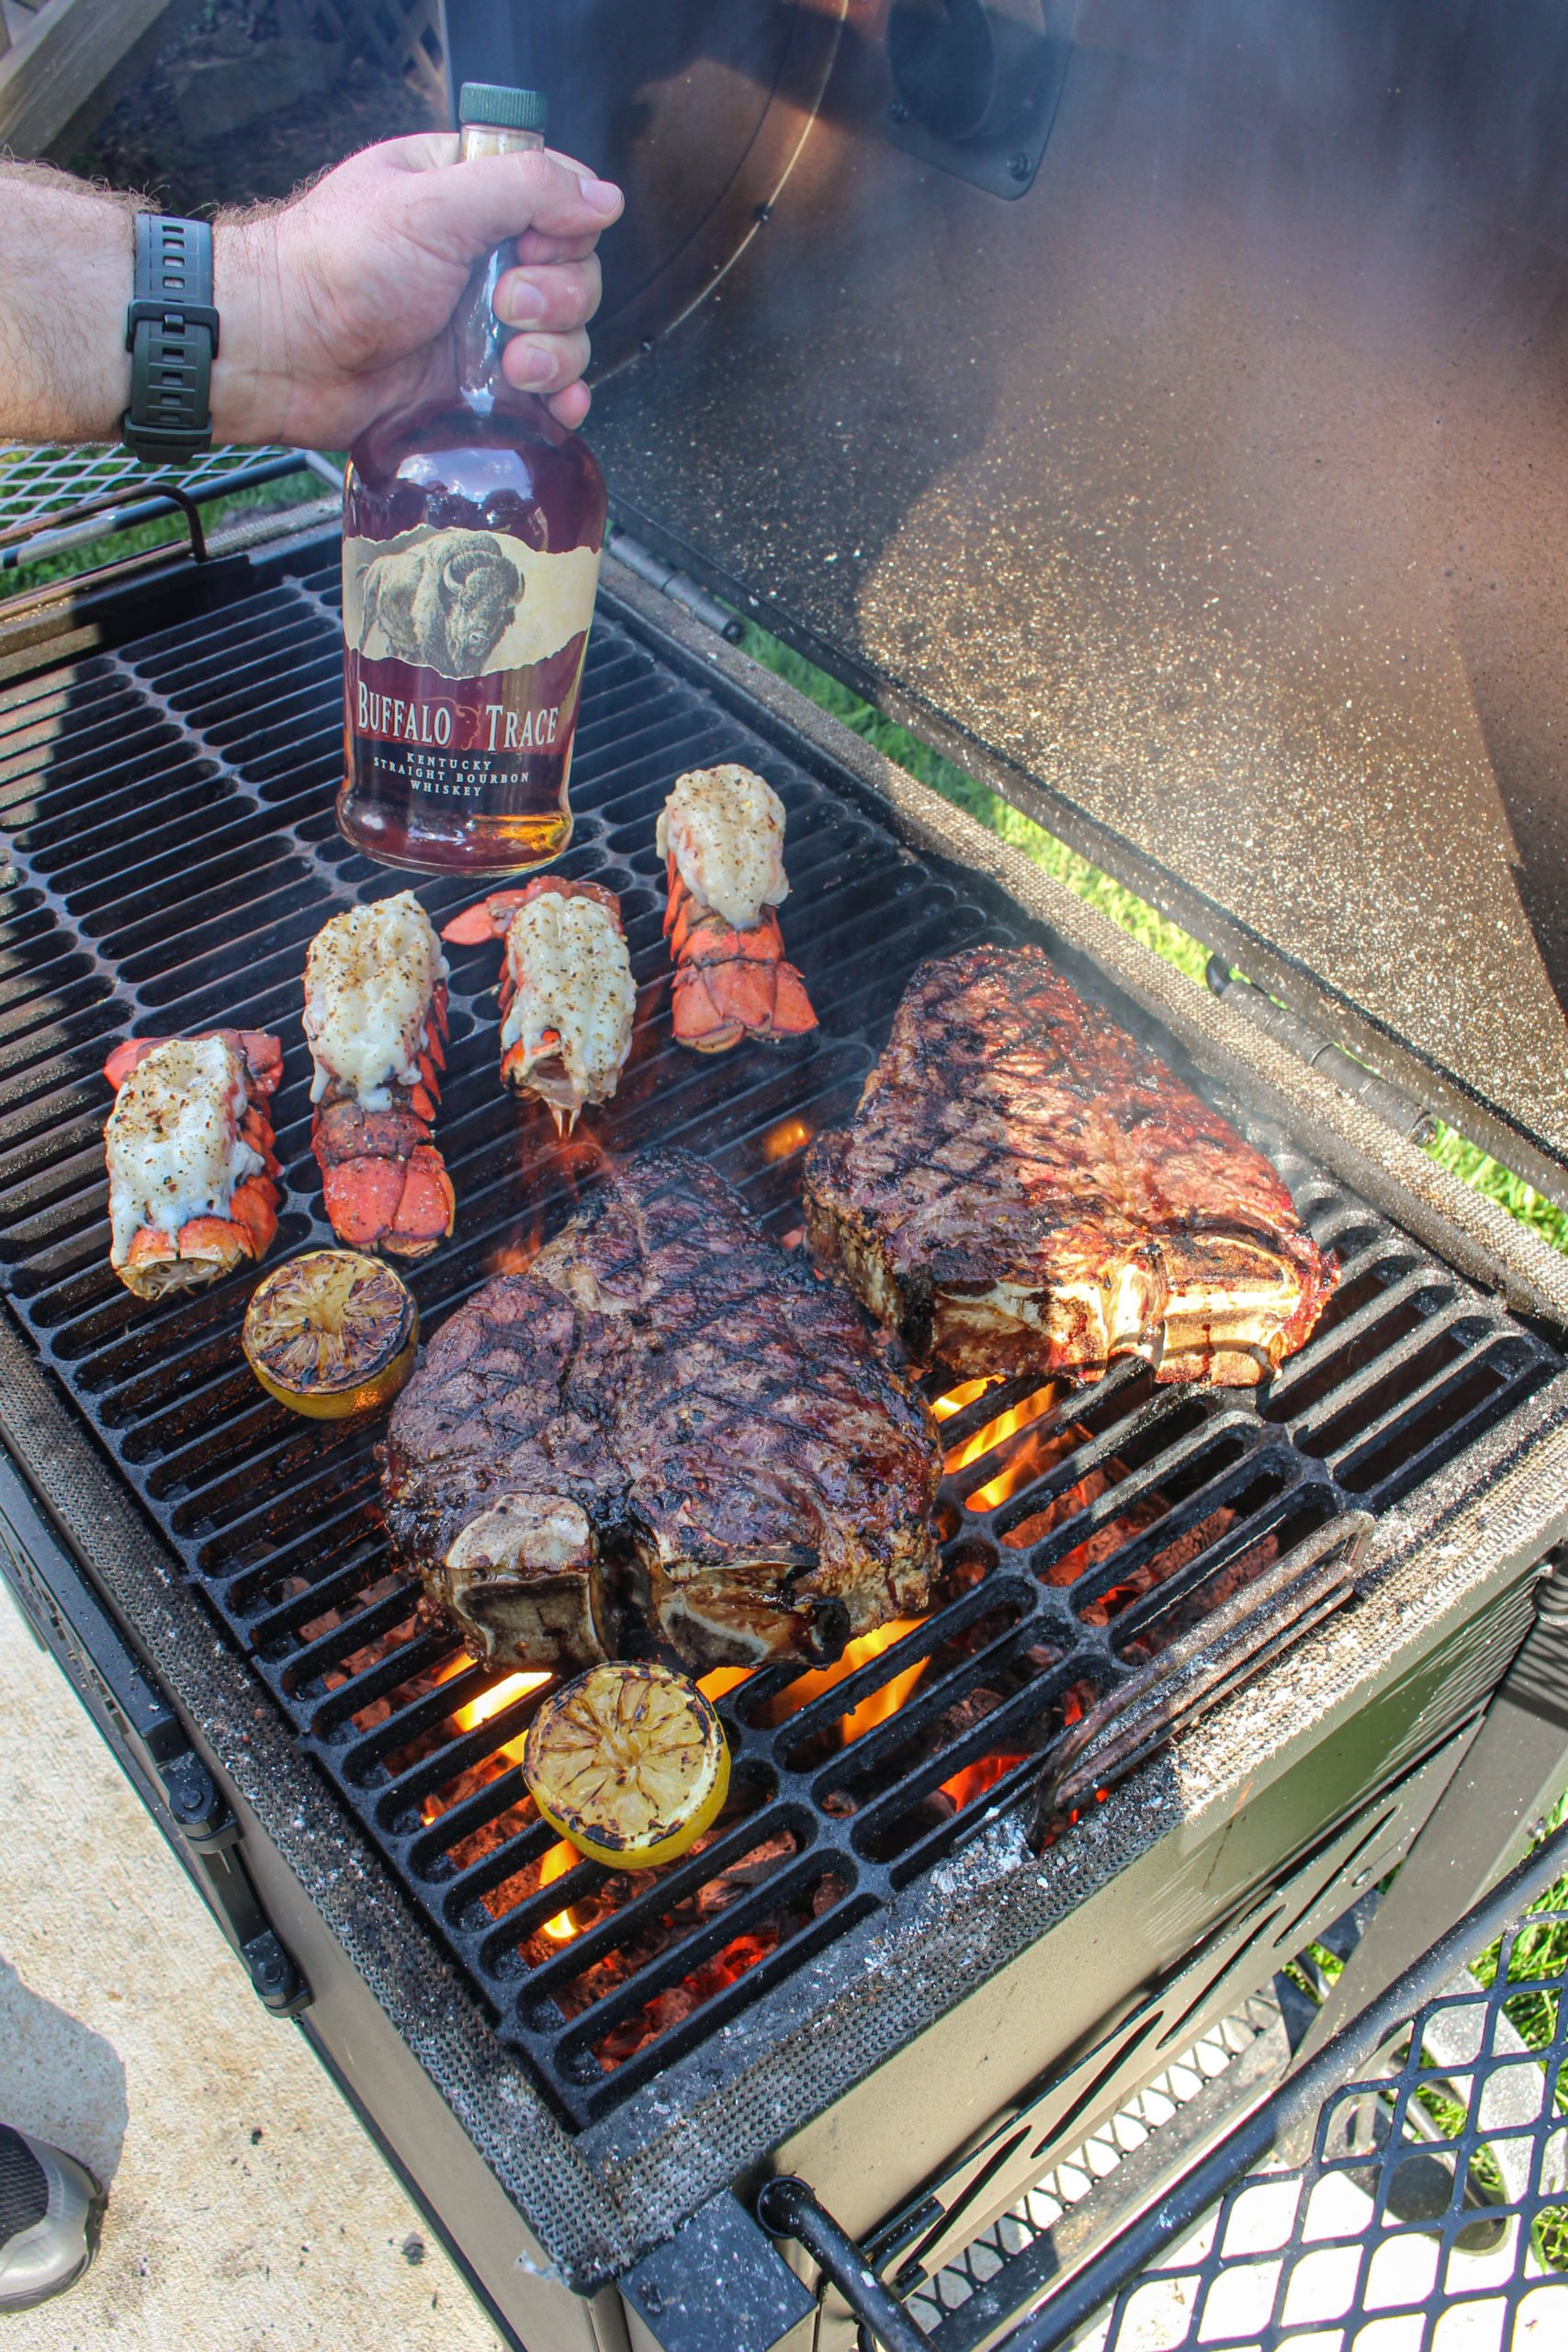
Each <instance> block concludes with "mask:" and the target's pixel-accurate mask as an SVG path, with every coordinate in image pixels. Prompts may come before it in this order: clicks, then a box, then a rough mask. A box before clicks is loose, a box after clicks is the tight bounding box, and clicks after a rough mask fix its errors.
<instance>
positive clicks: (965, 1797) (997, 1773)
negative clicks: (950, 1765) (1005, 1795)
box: [942, 1756, 1023, 1813]
mask: <svg viewBox="0 0 1568 2352" xmlns="http://www.w3.org/2000/svg"><path fill="white" fill-rule="evenodd" d="M1022 1761H1023V1758H1022V1757H1021V1756H982V1757H981V1758H980V1760H979V1762H978V1763H977V1764H966V1765H965V1766H964V1770H963V1771H962V1772H954V1774H953V1778H952V1780H951V1781H942V1794H943V1796H945V1797H951V1798H952V1800H953V1809H954V1811H955V1812H958V1813H962V1812H963V1810H964V1806H965V1805H966V1804H974V1802H975V1800H976V1797H983V1796H985V1795H986V1793H987V1791H988V1790H991V1789H994V1788H995V1787H996V1785H997V1782H998V1781H1000V1780H1002V1779H1004V1778H1005V1777H1006V1775H1007V1774H1008V1773H1009V1772H1010V1771H1011V1770H1012V1768H1013V1766H1014V1765H1015V1764H1021V1763H1022Z"/></svg>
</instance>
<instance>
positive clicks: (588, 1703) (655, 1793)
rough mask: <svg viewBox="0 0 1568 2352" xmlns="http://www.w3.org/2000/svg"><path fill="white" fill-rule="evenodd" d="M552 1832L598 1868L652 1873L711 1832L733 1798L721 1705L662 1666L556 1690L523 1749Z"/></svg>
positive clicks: (610, 1672)
mask: <svg viewBox="0 0 1568 2352" xmlns="http://www.w3.org/2000/svg"><path fill="white" fill-rule="evenodd" d="M523 1777H524V1779H525V1781H527V1783H528V1787H529V1790H530V1792H531V1793H532V1795H533V1799H534V1803H535V1804H536V1805H537V1806H538V1808H539V1811H540V1812H541V1814H543V1815H544V1817H545V1819H546V1820H547V1822H548V1823H549V1825H550V1827H551V1828H552V1829H554V1830H557V1831H558V1832H559V1834H560V1836H561V1837H563V1838H570V1841H571V1843H572V1844H573V1845H574V1846H575V1847H576V1848H577V1850H578V1852H579V1853H580V1854H586V1855H587V1856H588V1858H589V1860H590V1861H594V1862H603V1863H604V1865H605V1866H606V1867H607V1868H608V1869H610V1870H619V1871H650V1870H656V1869H658V1867H659V1865H660V1863H661V1862H673V1861H677V1860H679V1859H680V1857H681V1856H682V1854H684V1853H686V1852H688V1851H689V1849H691V1848H692V1847H693V1846H694V1845H695V1843H696V1841H697V1839H698V1838H700V1837H701V1836H702V1834H703V1832H704V1830H705V1829H711V1828H712V1826H713V1825H714V1823H715V1822H716V1820H717V1819H718V1816H719V1814H720V1812H721V1811H722V1810H723V1806H724V1800H725V1798H726V1796H727V1795H728V1792H729V1749H728V1747H727V1745H726V1744H725V1737H724V1731H723V1727H722V1725H721V1724H720V1723H719V1720H718V1717H717V1715H716V1713H714V1710H713V1705H712V1702H710V1701H709V1700H707V1699H705V1698H704V1696H703V1694H702V1692H701V1691H699V1690H698V1689H697V1687H696V1685H695V1683H694V1682H688V1681H687V1680H686V1678H685V1676H684V1675H682V1674H671V1672H670V1670H669V1668H666V1667H662V1666H626V1665H612V1666H591V1667H590V1668H589V1669H588V1671H587V1673H586V1674H580V1675H579V1676H578V1677H577V1679H576V1680H575V1681H572V1682H568V1683H566V1684H565V1685H564V1686H563V1687H562V1689H560V1690H559V1691H552V1692H551V1693H550V1695H549V1697H548V1698H547V1700H546V1701H545V1702H544V1704H543V1706H542V1707H541V1708H540V1709H539V1712H538V1713H537V1714H536V1716H535V1718H534V1720H533V1722H532V1724H530V1725H529V1726H528V1736H527V1739H526V1741H525V1744H524V1749H523Z"/></svg>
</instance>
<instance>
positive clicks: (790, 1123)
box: [762, 1119, 811, 1161]
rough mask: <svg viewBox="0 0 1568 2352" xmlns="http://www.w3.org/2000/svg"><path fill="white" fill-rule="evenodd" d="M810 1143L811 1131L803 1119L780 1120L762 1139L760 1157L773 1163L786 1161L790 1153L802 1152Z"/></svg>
mask: <svg viewBox="0 0 1568 2352" xmlns="http://www.w3.org/2000/svg"><path fill="white" fill-rule="evenodd" d="M810 1141H811V1130H810V1128H809V1127H808V1126H807V1124H806V1121H805V1120H804V1119H781V1120H780V1121H779V1123H778V1125H777V1126H776V1127H770V1128H769V1129H768V1132H767V1134H766V1135H765V1136H763V1137H762V1157H763V1159H766V1160H769V1161H773V1160H775V1159H788V1158H789V1156H790V1153H791V1152H792V1151H802V1150H804V1149H805V1148H806V1146H807V1144H808V1143H809V1142H810Z"/></svg>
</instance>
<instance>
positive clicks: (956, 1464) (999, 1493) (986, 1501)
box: [943, 1387, 1061, 1510]
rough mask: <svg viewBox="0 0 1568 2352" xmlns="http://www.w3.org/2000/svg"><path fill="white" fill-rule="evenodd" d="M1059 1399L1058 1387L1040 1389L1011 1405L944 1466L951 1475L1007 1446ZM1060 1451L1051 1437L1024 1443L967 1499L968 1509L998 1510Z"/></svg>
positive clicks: (958, 1447) (956, 1451) (958, 1449)
mask: <svg viewBox="0 0 1568 2352" xmlns="http://www.w3.org/2000/svg"><path fill="white" fill-rule="evenodd" d="M1055 1401H1056V1390H1055V1387H1046V1388H1036V1389H1035V1390H1034V1391H1033V1392H1032V1395H1030V1396H1028V1397H1024V1398H1023V1399H1022V1401H1021V1403H1020V1404H1017V1405H1014V1406H1012V1407H1010V1408H1009V1410H1008V1411H1007V1412H1005V1413H998V1415H997V1418H996V1419H995V1420H994V1421H987V1423H986V1424H985V1426H984V1428H983V1429H978V1430H976V1432H975V1434H974V1436H973V1437H972V1438H969V1439H967V1440H966V1441H965V1442H964V1444H963V1445H961V1446H957V1447H955V1448H954V1450H953V1453H950V1454H949V1455H948V1457H947V1460H946V1462H945V1464H944V1465H943V1466H944V1467H945V1469H946V1470H947V1471H948V1473H949V1475H950V1476H951V1475H952V1473H953V1472H954V1471H956V1470H965V1469H967V1468H968V1466H969V1464H970V1463H971V1462H978V1461H979V1459H980V1457H981V1455H982V1454H986V1453H991V1452H992V1451H993V1449H994V1448H995V1447H997V1446H998V1445H1004V1444H1005V1443H1006V1442H1007V1441H1008V1439H1009V1438H1010V1437H1016V1436H1017V1435H1018V1434H1019V1431H1020V1430H1024V1429H1027V1428H1028V1427H1029V1426H1030V1424H1031V1423H1032V1422H1034V1421H1037V1420H1039V1419H1040V1418H1041V1416H1042V1415H1043V1414H1044V1413H1048V1412H1049V1411H1050V1409H1051V1408H1052V1406H1053V1405H1054V1404H1055ZM1060 1450H1061V1449H1060V1446H1059V1444H1058V1443H1057V1442H1054V1441H1052V1440H1049V1439H1047V1440H1045V1441H1043V1442H1026V1443H1024V1444H1023V1445H1021V1446H1020V1447H1019V1448H1018V1451H1017V1452H1016V1453H1014V1455H1013V1457H1012V1459H1011V1461H1010V1462H1007V1463H1004V1464H1003V1465H1002V1467H1001V1468H1000V1469H999V1470H998V1472H997V1474H996V1476H994V1477H992V1478H987V1481H986V1483H985V1485H984V1486H983V1487H976V1489H975V1492H974V1493H973V1494H972V1495H970V1496H968V1497H966V1498H965V1499H966V1501H967V1504H968V1508H969V1509H970V1510H995V1509H996V1508H997V1505H998V1503H1005V1502H1006V1500H1007V1498H1008V1497H1009V1496H1010V1495H1015V1494H1017V1492H1018V1490H1019V1488H1020V1487H1026V1486H1027V1485H1028V1484H1029V1482H1030V1480H1031V1479H1032V1478H1035V1477H1038V1476H1039V1474H1040V1472H1041V1471H1042V1470H1043V1469H1045V1468H1047V1467H1048V1466H1049V1464H1050V1463H1051V1462H1052V1461H1053V1460H1054V1459H1055V1454H1056V1453H1058V1452H1059V1451H1060Z"/></svg>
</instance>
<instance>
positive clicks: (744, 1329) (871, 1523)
mask: <svg viewBox="0 0 1568 2352" xmlns="http://www.w3.org/2000/svg"><path fill="white" fill-rule="evenodd" d="M938 1470H939V1457H938V1451H937V1445H936V1437H935V1428H934V1424H933V1422H932V1420H931V1414H930V1411H929V1409H928V1408H927V1407H926V1405H925V1402H924V1400H923V1399H922V1398H921V1397H919V1396H918V1395H916V1394H915V1393H914V1392H913V1391H911V1390H910V1389H908V1387H906V1386H905V1385H903V1383H902V1382H901V1381H900V1380H898V1378H897V1376H896V1375H894V1374H890V1373H889V1372H888V1371H887V1370H886V1367H885V1366H884V1363H883V1362H882V1359H881V1356H880V1354H879V1353H878V1351H877V1348H876V1346H875V1344H874V1340H873V1339H872V1338H871V1336H870V1334H869V1333H868V1332H867V1329H866V1327H865V1324H864V1322H863V1318H862V1317H861V1315H860V1313H859V1310H858V1309H857V1308H856V1306H854V1304H853V1302H852V1300H851V1299H850V1298H849V1297H847V1296H846V1295H844V1294H843V1293H842V1292H841V1291H840V1290H838V1289H836V1288H835V1287H834V1286H833V1285H832V1284H830V1283H823V1282H822V1281H820V1280H819V1279H818V1277H817V1276H816V1275H815V1274H814V1273H813V1272H812V1271H811V1268H810V1266H809V1263H808V1262H807V1261H806V1258H805V1253H804V1252H800V1251H797V1252H791V1251H788V1250H781V1249H779V1248H777V1247H776V1246H775V1245H774V1244H773V1242H772V1241H770V1240H768V1239H767V1238H766V1237H765V1236H764V1235H763V1234H762V1233H761V1232H760V1231H759V1229H758V1227H756V1226H755V1225H754V1224H753V1223H752V1221H751V1219H750V1216H749V1215H748V1214H747V1212H746V1210H745V1208H744V1206H743V1205H742V1204H741V1202H740V1201H739V1199H738V1197H737V1196H736V1194H735V1193H733V1192H731V1190H730V1189H729V1187H728V1184H726V1183H725V1182H724V1181H723V1179H722V1178H721V1177H719V1176H718V1175H717V1174H716V1173H715V1171H714V1170H712V1169H710V1168H707V1167H705V1165H704V1164H703V1163H702V1162H701V1161H699V1160H697V1159H694V1158H693V1157H692V1156H691V1155H690V1154H688V1153H685V1152H669V1153H661V1154H657V1155H654V1154H650V1155H649V1156H647V1157H646V1158H643V1159H637V1160H636V1161H633V1162H632V1163H630V1164H629V1165H628V1166H627V1167H626V1168H625V1169H623V1170H621V1171H620V1172H619V1173H618V1174H616V1175H615V1176H614V1177H613V1178H611V1179H610V1180H608V1181H607V1182H605V1183H604V1186H603V1187H602V1189H601V1190H600V1191H599V1192H598V1193H597V1194H596V1195H595V1197H594V1199H593V1200H592V1202H591V1204H589V1205H588V1207H586V1208H585V1209H584V1210H583V1211H582V1212H581V1214H580V1215H579V1216H577V1217H575V1218H574V1219H573V1221H572V1222H571V1224H570V1225H569V1226H568V1227H566V1228H565V1230H564V1231H563V1232H561V1233H560V1234H559V1235H558V1236H557V1238H555V1240H553V1241H552V1242H550V1243H549V1244H548V1245H547V1247H546V1248H545V1249H544V1250H541V1251H540V1253H539V1255H538V1257H537V1258H536V1260H535V1261H534V1263H533V1264H532V1266H530V1267H529V1269H528V1271H527V1272H525V1273H522V1274H503V1275H502V1276H501V1277H499V1279H497V1280H496V1281H494V1282H491V1283H487V1284H486V1286H485V1288H484V1289H483V1290H481V1291H479V1293H478V1294H477V1295H475V1296H474V1297H473V1298H471V1299H470V1300H468V1303H467V1304H466V1305H465V1306H461V1307H460V1308H459V1309H458V1310H457V1313H456V1314H455V1315H453V1316H452V1317H450V1318H449V1320H448V1321H447V1322H446V1323H445V1324H444V1325H443V1326H442V1329H440V1331H439V1332H438V1333H437V1334H436V1336H435V1338H434V1340H433V1341H432V1342H431V1345H430V1349H429V1351H428V1353H427V1354H426V1356H425V1359H424V1362H423V1364H422V1365H421V1367H420V1369H419V1371H418V1372H417V1373H416V1374H415V1375H414V1377H413V1379H412V1381H411V1382H410V1383H409V1385H408V1387H407V1388H406V1389H405V1390H404V1391H403V1394H402V1396H401V1397H400V1398H399V1400H398V1403H397V1405H396V1407H395V1408H394V1410H393V1413H392V1417H391V1422H390V1427H389V1436H388V1449H387V1464H386V1469H385V1473H384V1479H383V1488H384V1496H385V1504H386V1517H387V1524H388V1527H389V1532H390V1533H391V1536H392V1540H393V1543H394V1544H395V1546H396V1549H397V1551H398V1553H399V1555H400V1558H401V1559H402V1561H403V1562H404V1563H405V1564H406V1565H407V1566H410V1567H411V1568H412V1569H413V1570H414V1571H416V1572H417V1573H418V1574H419V1575H420V1577H422V1578H423V1581H424V1584H425V1587H426V1589H427V1591H428V1592H429V1593H430V1595H431V1596H432V1598H433V1599H434V1600H438V1601H439V1602H440V1603H441V1604H442V1605H443V1606H444V1607H446V1609H447V1610H449V1611H451V1612H452V1614H453V1615H454V1616H456V1618H457V1621H458V1623H460V1624H461V1626H462V1627H463V1630H464V1633H465V1635H466V1636H467V1638H468V1645H469V1646H470V1648H471V1649H473V1650H474V1652H475V1654H476V1655H477V1656H479V1657H483V1658H485V1659H486V1660H487V1661H489V1662H490V1663H492V1664H496V1665H502V1664H506V1665H517V1666H524V1667H536V1668H537V1667H552V1668H570V1669H575V1668H578V1667H579V1666H583V1665H587V1664H589V1663H591V1662H592V1659H593V1658H595V1657H604V1656H612V1655H615V1652H616V1651H617V1649H619V1648H620V1647H621V1646H622V1645H623V1644H624V1643H626V1641H627V1640H628V1639H629V1640H630V1642H631V1643H632V1645H634V1646H635V1645H637V1641H638V1638H639V1636H641V1637H642V1638H643V1639H644V1640H646V1637H647V1635H649V1634H650V1635H651V1636H652V1638H653V1640H654V1641H655V1643H656V1644H662V1645H665V1647H666V1648H667V1649H668V1650H672V1651H673V1652H674V1654H675V1655H676V1656H677V1657H679V1658H680V1659H681V1660H682V1662H683V1663H684V1664H685V1665H687V1666H688V1667H692V1668H696V1669H698V1670H699V1671H700V1670H703V1669H705V1668H710V1667H714V1666H721V1665H739V1666H752V1665H756V1664H758V1663H760V1662H761V1661H762V1660H763V1659H769V1658H771V1659H776V1660H791V1661H800V1662H804V1663H807V1664H818V1663H823V1662H826V1661H827V1660H829V1659H830V1658H832V1657H837V1656H838V1655H839V1653H840V1650H841V1649H842V1646H843V1645H844V1643H845V1641H846V1640H848V1639H850V1638H851V1637H852V1635H855V1634H863V1633H867V1632H869V1631H871V1630H872V1629H873V1628H874V1627H875V1626H877V1625H880V1624H883V1623H886V1622H887V1621H888V1620H889V1619H890V1618H894V1617H898V1616H905V1615H908V1614H911V1613H915V1612H918V1611H920V1610H922V1609H924V1608H925V1607H927V1606H928V1604H929V1598H930V1578H931V1571H932V1569H933V1567H934V1566H935V1548H934V1540H933V1537H932V1534H931V1507H932V1505H933V1503H934V1501H935V1498H936V1482H937V1476H938Z"/></svg>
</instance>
